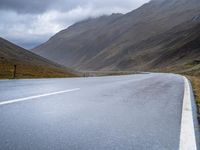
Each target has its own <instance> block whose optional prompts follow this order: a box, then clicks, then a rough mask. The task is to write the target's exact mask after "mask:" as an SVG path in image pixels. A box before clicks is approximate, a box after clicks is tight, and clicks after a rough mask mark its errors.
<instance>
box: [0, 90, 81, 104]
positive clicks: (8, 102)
mask: <svg viewBox="0 0 200 150" xmlns="http://www.w3.org/2000/svg"><path fill="white" fill-rule="evenodd" d="M78 90H80V88H75V89H68V90H64V91H58V92H52V93H46V94H41V95H36V96H29V97H25V98H18V99H13V100H7V101H3V102H0V106H1V105H7V104H12V103H17V102H22V101H27V100H32V99H37V98H40V97H46V96H51V95H56V94H62V93H68V92H73V91H78Z"/></svg>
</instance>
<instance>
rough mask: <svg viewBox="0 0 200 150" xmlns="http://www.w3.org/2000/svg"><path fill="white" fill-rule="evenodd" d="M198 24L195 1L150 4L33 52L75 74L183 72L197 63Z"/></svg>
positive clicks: (73, 30) (67, 33)
mask: <svg viewBox="0 0 200 150" xmlns="http://www.w3.org/2000/svg"><path fill="white" fill-rule="evenodd" d="M199 24H200V1H199V0H152V1H150V2H149V3H147V4H144V5H143V6H142V7H140V8H138V9H136V10H134V11H132V12H130V13H127V14H124V15H122V14H113V15H111V16H102V17H99V18H94V19H88V20H84V21H82V22H78V23H76V24H74V25H72V26H70V27H69V28H67V29H65V30H63V31H61V32H59V33H57V34H56V35H55V36H53V37H52V38H50V39H49V40H48V41H47V42H46V43H44V44H42V45H40V46H38V47H36V48H35V49H33V50H32V51H33V52H35V53H37V54H39V55H41V56H43V57H45V58H48V59H50V60H53V61H55V62H57V63H60V64H62V65H65V66H68V67H72V68H75V69H78V70H143V71H144V70H152V69H158V68H163V67H166V68H173V67H175V66H179V67H180V68H181V69H183V68H184V67H183V66H187V65H189V64H193V63H195V62H198V59H199V48H200V46H199V44H198V43H199V34H200V31H199ZM197 65H198V64H197ZM192 67H194V66H192ZM184 69H187V67H186V68H184Z"/></svg>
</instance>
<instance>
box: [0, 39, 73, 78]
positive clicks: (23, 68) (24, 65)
mask: <svg viewBox="0 0 200 150" xmlns="http://www.w3.org/2000/svg"><path fill="white" fill-rule="evenodd" d="M14 65H16V78H29V77H35V78H37V77H72V76H76V75H75V74H74V73H71V72H70V71H67V69H66V68H65V67H62V66H60V65H58V64H55V63H53V62H51V61H49V60H47V59H45V58H42V57H41V56H38V55H36V54H34V53H32V52H29V51H27V50H25V49H23V48H21V47H19V46H17V45H14V44H12V43H10V42H9V41H7V40H5V39H3V38H0V78H13V73H14Z"/></svg>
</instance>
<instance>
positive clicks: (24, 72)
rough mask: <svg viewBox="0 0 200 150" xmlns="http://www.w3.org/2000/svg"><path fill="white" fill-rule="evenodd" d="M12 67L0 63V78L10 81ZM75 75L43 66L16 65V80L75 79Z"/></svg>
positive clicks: (11, 65)
mask: <svg viewBox="0 0 200 150" xmlns="http://www.w3.org/2000/svg"><path fill="white" fill-rule="evenodd" d="M13 72H14V65H13V64H10V63H0V78H1V79H12V78H13V74H14V73H13ZM75 76H77V75H75V74H73V73H70V72H67V71H65V70H62V69H58V68H54V67H51V68H50V67H45V66H35V65H24V64H17V69H16V78H54V77H57V78H59V77H75Z"/></svg>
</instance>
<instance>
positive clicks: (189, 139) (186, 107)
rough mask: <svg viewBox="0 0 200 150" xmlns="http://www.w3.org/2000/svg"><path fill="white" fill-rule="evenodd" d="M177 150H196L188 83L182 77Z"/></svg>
mask: <svg viewBox="0 0 200 150" xmlns="http://www.w3.org/2000/svg"><path fill="white" fill-rule="evenodd" d="M179 150H197V144H196V137H195V130H194V121H193V112H192V103H191V91H190V85H189V81H188V79H187V78H186V77H184V98H183V108H182V120H181V133H180V143H179Z"/></svg>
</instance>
